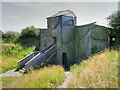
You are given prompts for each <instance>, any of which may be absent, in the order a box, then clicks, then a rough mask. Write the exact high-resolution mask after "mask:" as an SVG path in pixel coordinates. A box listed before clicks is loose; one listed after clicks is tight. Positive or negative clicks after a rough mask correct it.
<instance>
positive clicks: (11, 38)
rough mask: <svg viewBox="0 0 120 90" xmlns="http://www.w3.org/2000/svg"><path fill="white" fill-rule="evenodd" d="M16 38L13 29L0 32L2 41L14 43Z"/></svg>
mask: <svg viewBox="0 0 120 90" xmlns="http://www.w3.org/2000/svg"><path fill="white" fill-rule="evenodd" d="M16 38H17V33H16V32H13V31H8V32H6V33H2V39H3V41H4V43H14V42H15V40H16Z"/></svg>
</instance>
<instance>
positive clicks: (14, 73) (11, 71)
mask: <svg viewBox="0 0 120 90" xmlns="http://www.w3.org/2000/svg"><path fill="white" fill-rule="evenodd" d="M21 75H22V73H19V71H15V69H13V70H9V71H7V72H5V73H2V74H0V77H10V76H21Z"/></svg>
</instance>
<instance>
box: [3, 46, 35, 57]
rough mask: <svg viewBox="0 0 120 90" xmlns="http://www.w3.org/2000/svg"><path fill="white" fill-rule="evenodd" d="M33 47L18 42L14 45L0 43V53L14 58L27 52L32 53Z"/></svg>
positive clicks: (25, 54) (23, 55)
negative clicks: (0, 49)
mask: <svg viewBox="0 0 120 90" xmlns="http://www.w3.org/2000/svg"><path fill="white" fill-rule="evenodd" d="M34 50H35V47H26V46H20V45H18V44H16V45H14V44H12V45H10V44H9V45H6V44H4V45H2V54H3V55H6V56H13V57H16V58H24V57H25V56H27V55H28V54H30V53H32V52H33V51H34Z"/></svg>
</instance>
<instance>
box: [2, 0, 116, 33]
mask: <svg viewBox="0 0 120 90" xmlns="http://www.w3.org/2000/svg"><path fill="white" fill-rule="evenodd" d="M14 1H15V0H14ZM66 9H69V10H72V11H73V12H74V13H75V15H76V16H77V25H84V24H88V23H91V22H97V24H98V25H103V26H107V22H106V19H105V18H106V17H107V16H108V15H110V14H111V13H113V12H115V11H117V10H118V3H117V2H2V30H3V31H4V32H6V31H10V30H11V31H16V32H20V31H21V30H22V29H23V28H25V27H27V26H32V25H34V26H35V27H36V28H47V20H46V18H47V17H49V16H52V15H53V14H55V13H57V12H58V11H60V10H66Z"/></svg>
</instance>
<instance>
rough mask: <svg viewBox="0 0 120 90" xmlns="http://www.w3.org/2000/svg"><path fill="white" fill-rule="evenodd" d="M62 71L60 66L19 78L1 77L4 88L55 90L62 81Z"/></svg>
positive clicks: (35, 71) (63, 76) (45, 68)
mask: <svg viewBox="0 0 120 90" xmlns="http://www.w3.org/2000/svg"><path fill="white" fill-rule="evenodd" d="M65 77H66V76H65V74H64V69H63V67H61V66H52V67H44V68H43V69H41V70H34V71H32V72H31V73H28V74H26V75H23V76H21V77H3V78H2V86H3V87H4V88H55V87H57V86H58V85H59V84H61V83H62V82H63V81H64V78H65Z"/></svg>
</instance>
